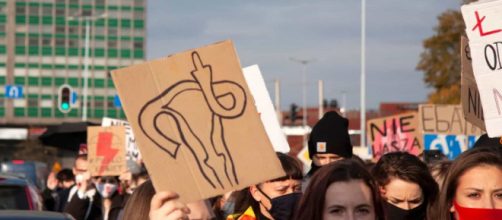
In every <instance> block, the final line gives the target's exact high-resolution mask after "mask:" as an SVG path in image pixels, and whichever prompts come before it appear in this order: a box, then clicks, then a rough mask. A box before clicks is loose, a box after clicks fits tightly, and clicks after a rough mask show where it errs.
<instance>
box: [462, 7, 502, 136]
mask: <svg viewBox="0 0 502 220" xmlns="http://www.w3.org/2000/svg"><path fill="white" fill-rule="evenodd" d="M462 16H463V18H464V21H465V25H466V33H467V36H468V37H469V48H470V54H471V58H472V68H473V70H474V77H475V79H476V84H477V86H478V89H479V94H480V98H481V103H482V105H483V117H484V121H485V127H486V131H487V133H488V136H489V137H499V136H502V62H501V61H502V59H501V56H502V55H501V53H502V1H501V0H498V1H480V2H475V3H471V4H468V5H464V6H462Z"/></svg>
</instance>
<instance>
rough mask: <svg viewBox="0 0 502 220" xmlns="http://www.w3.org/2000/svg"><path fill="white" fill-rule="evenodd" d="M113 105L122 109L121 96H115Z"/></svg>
mask: <svg viewBox="0 0 502 220" xmlns="http://www.w3.org/2000/svg"><path fill="white" fill-rule="evenodd" d="M113 104H114V105H115V107H116V108H122V103H121V102H120V98H119V95H115V96H114V97H113Z"/></svg>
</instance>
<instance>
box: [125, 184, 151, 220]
mask: <svg viewBox="0 0 502 220" xmlns="http://www.w3.org/2000/svg"><path fill="white" fill-rule="evenodd" d="M154 195H155V189H154V188H153V184H152V181H151V180H147V181H146V182H144V183H143V184H141V185H140V186H139V187H138V188H136V189H135V190H134V192H133V193H132V195H131V197H130V198H129V199H128V200H127V203H126V205H125V208H124V220H136V219H144V218H146V216H148V215H149V213H150V201H152V198H153V196H154Z"/></svg>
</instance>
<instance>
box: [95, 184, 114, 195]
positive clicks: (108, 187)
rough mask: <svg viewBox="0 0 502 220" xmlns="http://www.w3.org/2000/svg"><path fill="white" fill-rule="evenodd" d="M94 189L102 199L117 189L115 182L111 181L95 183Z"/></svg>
mask: <svg viewBox="0 0 502 220" xmlns="http://www.w3.org/2000/svg"><path fill="white" fill-rule="evenodd" d="M96 189H97V190H98V193H99V195H101V197H103V198H104V199H107V198H110V196H112V195H113V193H115V191H117V184H112V183H98V184H96Z"/></svg>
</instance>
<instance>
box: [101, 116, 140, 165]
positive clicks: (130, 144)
mask: <svg viewBox="0 0 502 220" xmlns="http://www.w3.org/2000/svg"><path fill="white" fill-rule="evenodd" d="M101 126H103V127H108V126H124V127H125V129H126V130H125V132H126V133H125V138H126V140H125V143H126V149H125V150H126V160H133V161H136V162H137V161H139V160H140V159H141V153H140V152H139V149H138V146H137V145H136V139H135V138H134V133H133V132H132V128H131V125H130V124H129V122H127V121H124V120H120V119H114V118H107V117H104V118H103V121H102V122H101Z"/></svg>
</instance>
